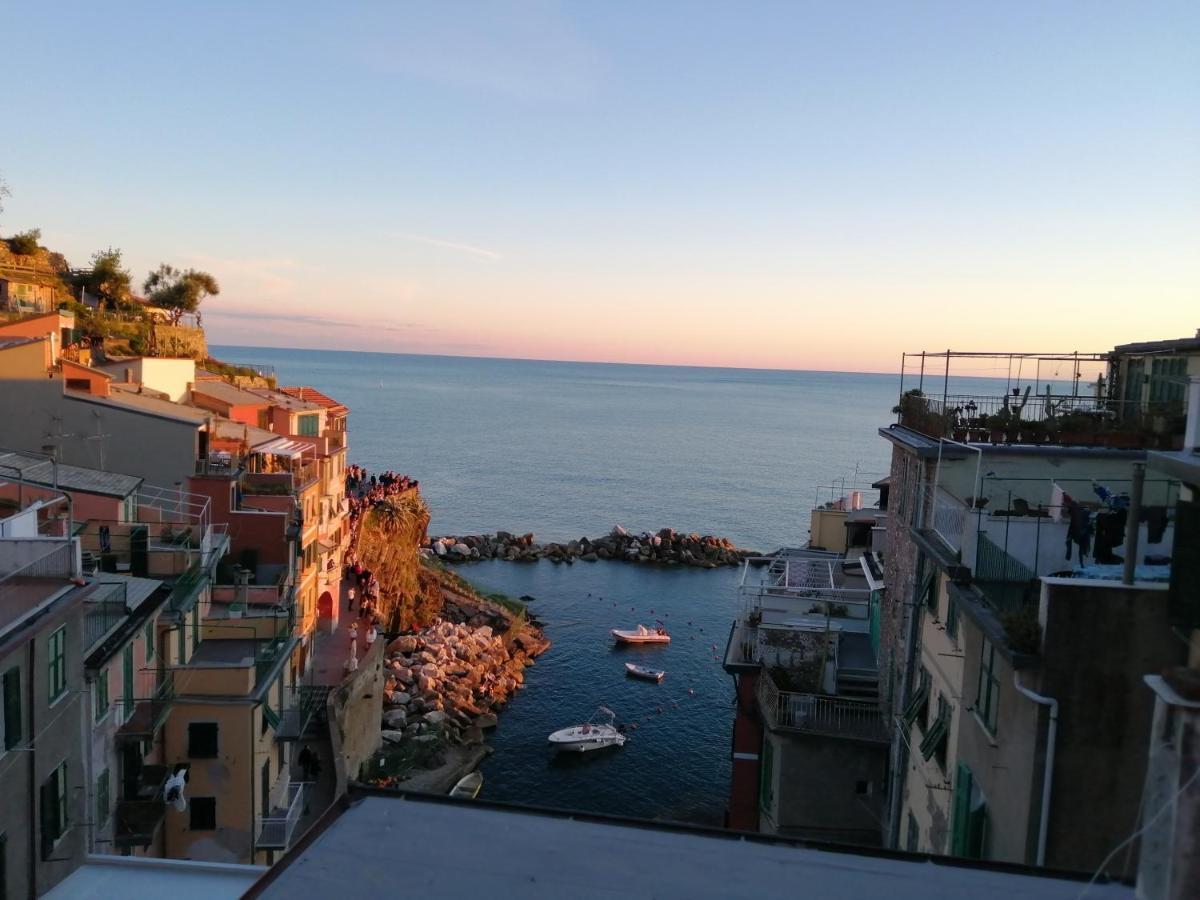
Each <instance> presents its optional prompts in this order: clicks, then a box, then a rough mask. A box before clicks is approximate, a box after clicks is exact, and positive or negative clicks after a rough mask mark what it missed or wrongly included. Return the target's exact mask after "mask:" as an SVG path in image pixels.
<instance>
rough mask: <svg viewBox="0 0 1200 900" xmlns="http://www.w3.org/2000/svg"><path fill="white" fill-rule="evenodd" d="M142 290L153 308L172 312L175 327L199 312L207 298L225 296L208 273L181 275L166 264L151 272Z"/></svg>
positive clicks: (190, 272) (180, 272)
mask: <svg viewBox="0 0 1200 900" xmlns="http://www.w3.org/2000/svg"><path fill="white" fill-rule="evenodd" d="M142 287H143V288H145V291H146V297H147V299H148V300H149V301H150V302H151V303H152V304H153V305H155V306H161V307H162V308H163V309H167V310H170V311H171V317H172V321H173V322H174V323H175V324H179V320H180V318H182V317H183V314H184V313H189V312H195V311H196V310H197V309H199V308H200V302H201V301H202V300H203V299H204V298H205V297H211V296H214V295H216V294H219V293H221V287H220V285H218V284H217V279H215V278H214V277H213V276H212V275H210V274H208V272H199V271H197V270H196V269H185V270H184V271H180V270H179V269H176V268H175V267H174V266H170V265H167V264H166V263H163V264H162V265H160V266H159V267H158V268H157V269H155V270H154V271H153V272H151V273H150V275H149V276H148V277H147V278H146V283H145V284H144V285H142Z"/></svg>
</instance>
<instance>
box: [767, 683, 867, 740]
mask: <svg viewBox="0 0 1200 900" xmlns="http://www.w3.org/2000/svg"><path fill="white" fill-rule="evenodd" d="M758 703H759V708H760V710H761V711H762V716H763V720H764V721H765V723H766V725H767V727H768V728H770V729H771V730H772V731H787V732H797V733H802V734H812V735H818V736H823V737H835V738H844V739H847V740H855V741H866V742H869V743H874V744H887V743H889V741H890V737H889V729H888V720H887V716H885V715H884V713H883V711H882V710H881V709H880V707H879V704H878V703H875V702H870V701H864V700H853V699H850V698H847V697H834V696H828V695H824V694H813V693H798V692H793V691H781V690H779V688H778V687H776V685H775V682H774V681H773V680H772V678H771V675H770V674H769V673H767V672H763V673H762V675H761V676H760V677H759V680H758Z"/></svg>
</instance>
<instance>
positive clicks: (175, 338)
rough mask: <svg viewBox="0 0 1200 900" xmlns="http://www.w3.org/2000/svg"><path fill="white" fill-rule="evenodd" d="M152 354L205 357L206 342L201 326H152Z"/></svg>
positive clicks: (191, 357) (194, 357) (206, 353)
mask: <svg viewBox="0 0 1200 900" xmlns="http://www.w3.org/2000/svg"><path fill="white" fill-rule="evenodd" d="M154 355H155V356H178V357H186V358H188V359H207V358H208V342H207V341H206V340H205V338H204V329H203V328H191V327H189V326H186V325H161V324H156V325H155V326H154Z"/></svg>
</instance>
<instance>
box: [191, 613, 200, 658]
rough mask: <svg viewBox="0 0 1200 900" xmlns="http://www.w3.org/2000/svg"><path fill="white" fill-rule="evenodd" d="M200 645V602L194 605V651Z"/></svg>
mask: <svg viewBox="0 0 1200 900" xmlns="http://www.w3.org/2000/svg"><path fill="white" fill-rule="evenodd" d="M199 647H200V604H199V603H197V604H196V605H195V606H193V607H192V652H193V653H195V652H196V650H197V649H198V648H199Z"/></svg>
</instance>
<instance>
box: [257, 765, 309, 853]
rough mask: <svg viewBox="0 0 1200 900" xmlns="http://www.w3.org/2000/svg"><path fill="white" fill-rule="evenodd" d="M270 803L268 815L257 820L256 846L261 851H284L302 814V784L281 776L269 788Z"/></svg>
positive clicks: (290, 841)
mask: <svg viewBox="0 0 1200 900" xmlns="http://www.w3.org/2000/svg"><path fill="white" fill-rule="evenodd" d="M271 801H272V808H271V812H270V815H266V816H260V817H259V819H258V841H257V842H256V844H257V846H258V847H259V849H262V850H286V849H287V848H288V847H289V846H290V845H291V843H292V837H293V836H294V835H295V833H296V825H297V824H298V823H299V821H300V816H301V814H302V813H303V812H304V782H300V781H292V780H290V779H289V778H288V777H287V776H286V775H281V776H280V778H279V780H278V781H276V782H275V785H274V786H272V788H271Z"/></svg>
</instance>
